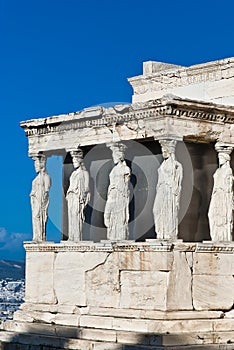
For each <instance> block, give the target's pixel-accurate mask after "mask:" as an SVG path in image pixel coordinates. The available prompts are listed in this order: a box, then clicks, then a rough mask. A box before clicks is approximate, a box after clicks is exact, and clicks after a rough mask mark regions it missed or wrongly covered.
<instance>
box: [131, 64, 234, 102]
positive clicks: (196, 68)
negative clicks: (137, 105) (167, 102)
mask: <svg viewBox="0 0 234 350" xmlns="http://www.w3.org/2000/svg"><path fill="white" fill-rule="evenodd" d="M128 80H129V82H130V84H131V85H132V87H133V91H134V94H133V97H132V100H133V102H142V101H147V100H151V99H155V98H160V97H162V96H163V95H164V94H166V93H172V94H175V95H177V96H180V97H182V98H191V99H197V100H204V101H214V102H217V103H223V104H227V105H233V104H234V94H233V87H234V58H233V57H231V58H226V59H223V60H218V61H212V62H207V63H202V64H196V65H193V66H190V67H183V66H178V65H172V64H168V63H162V62H155V61H148V62H144V63H143V75H140V76H136V77H133V78H130V79H128Z"/></svg>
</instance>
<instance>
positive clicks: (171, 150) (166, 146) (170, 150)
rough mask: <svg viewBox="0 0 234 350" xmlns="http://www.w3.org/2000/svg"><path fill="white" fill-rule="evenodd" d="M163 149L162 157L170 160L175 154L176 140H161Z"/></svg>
mask: <svg viewBox="0 0 234 350" xmlns="http://www.w3.org/2000/svg"><path fill="white" fill-rule="evenodd" d="M159 143H160V145H161V147H162V155H163V158H164V159H167V158H169V157H170V156H171V155H172V154H175V148H176V143H177V141H176V140H160V141H159Z"/></svg>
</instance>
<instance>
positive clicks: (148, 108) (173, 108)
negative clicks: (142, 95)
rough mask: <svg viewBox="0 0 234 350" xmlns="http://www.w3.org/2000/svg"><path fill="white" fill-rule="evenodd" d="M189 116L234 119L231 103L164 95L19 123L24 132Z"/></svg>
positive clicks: (219, 120) (222, 120) (220, 120)
mask: <svg viewBox="0 0 234 350" xmlns="http://www.w3.org/2000/svg"><path fill="white" fill-rule="evenodd" d="M166 116H168V117H173V118H177V119H193V120H198V121H207V122H210V123H222V124H223V123H228V124H233V123H234V107H232V106H231V107H227V106H224V105H220V104H215V103H208V102H203V101H196V100H189V99H181V98H179V97H176V96H173V95H165V96H163V97H162V98H161V99H157V100H151V101H147V102H141V103H134V104H131V105H121V108H120V106H114V107H110V108H104V107H99V108H98V107H95V108H89V109H86V110H83V111H81V112H75V113H70V114H66V115H65V114H62V115H59V116H54V117H49V118H44V119H42V118H40V119H33V120H29V121H24V122H21V123H20V126H21V127H22V128H23V129H24V130H25V133H26V135H27V136H29V137H30V136H39V135H46V134H52V133H63V132H66V131H69V130H75V129H84V128H100V127H104V126H112V125H113V124H115V125H116V124H124V123H129V122H132V121H136V120H140V119H141V120H147V119H158V118H164V117H166Z"/></svg>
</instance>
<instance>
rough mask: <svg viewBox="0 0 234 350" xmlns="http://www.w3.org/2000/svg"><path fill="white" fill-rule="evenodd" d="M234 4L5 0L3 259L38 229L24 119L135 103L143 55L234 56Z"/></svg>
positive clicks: (1, 21) (0, 70)
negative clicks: (33, 223) (133, 79)
mask: <svg viewBox="0 0 234 350" xmlns="http://www.w3.org/2000/svg"><path fill="white" fill-rule="evenodd" d="M233 13H234V1H233V0H227V1H226V0H223V1H222V2H221V1H217V0H203V1H201V0H196V1H188V0H37V1H36V0H20V1H19V0H0V107H1V108H0V115H1V128H0V133H1V137H0V146H1V172H0V186H1V201H0V227H1V229H0V259H23V258H24V253H23V249H22V241H23V240H29V239H31V237H32V234H31V212H30V206H29V193H30V189H31V181H32V179H33V177H34V176H35V173H34V169H33V162H32V160H31V159H29V158H28V157H27V139H26V137H25V135H24V132H23V130H21V129H20V127H19V122H20V121H21V120H26V119H31V118H38V117H46V116H48V115H55V114H60V113H67V112H72V111H78V110H80V109H82V108H84V107H88V106H92V105H96V104H102V103H105V102H113V101H116V102H118V101H121V102H130V101H131V93H132V91H131V87H130V85H129V84H128V82H127V80H126V78H127V77H131V76H134V75H139V74H141V72H142V62H143V61H147V60H156V61H163V62H169V63H175V64H181V65H192V64H196V63H201V62H206V61H212V60H216V59H221V58H225V57H231V56H234V21H233ZM49 229H50V230H51V233H52V235H53V234H55V233H56V229H55V227H54V226H53V224H52V223H49Z"/></svg>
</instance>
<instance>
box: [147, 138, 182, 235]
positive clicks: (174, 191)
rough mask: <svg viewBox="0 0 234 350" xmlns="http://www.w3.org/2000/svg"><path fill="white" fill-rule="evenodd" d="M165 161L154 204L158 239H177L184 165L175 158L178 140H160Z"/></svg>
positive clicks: (159, 171)
mask: <svg viewBox="0 0 234 350" xmlns="http://www.w3.org/2000/svg"><path fill="white" fill-rule="evenodd" d="M159 143H160V145H161V147H162V155H163V158H164V161H163V162H162V164H161V166H160V168H159V170H158V183H157V188H156V197H155V201H154V206H153V215H154V223H155V231H156V233H157V239H177V237H178V212H179V206H180V194H181V182H182V178H183V169H182V165H181V164H180V163H179V162H178V161H177V160H176V159H175V147H176V143H177V141H176V140H160V141H159Z"/></svg>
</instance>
